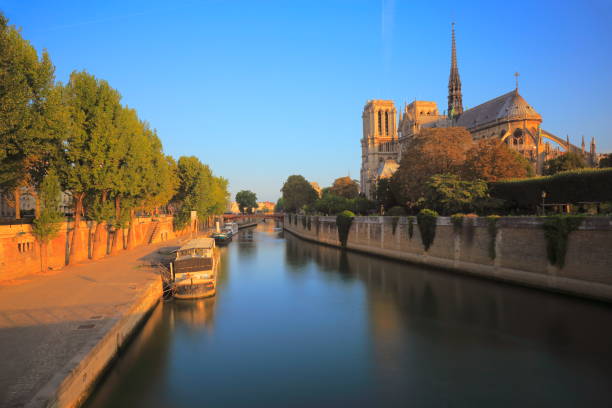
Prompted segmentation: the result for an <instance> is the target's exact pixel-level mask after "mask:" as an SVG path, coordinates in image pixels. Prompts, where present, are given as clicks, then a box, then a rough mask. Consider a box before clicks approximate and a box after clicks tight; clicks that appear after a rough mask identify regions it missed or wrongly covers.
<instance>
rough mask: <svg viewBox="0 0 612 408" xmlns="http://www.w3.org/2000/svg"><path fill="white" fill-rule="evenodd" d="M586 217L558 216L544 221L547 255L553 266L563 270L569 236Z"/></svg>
mask: <svg viewBox="0 0 612 408" xmlns="http://www.w3.org/2000/svg"><path fill="white" fill-rule="evenodd" d="M583 219H584V217H581V216H566V215H557V216H552V217H546V218H545V220H544V225H543V226H544V236H545V237H546V254H547V255H548V261H549V262H550V264H551V265H556V266H557V267H558V268H563V266H564V265H565V254H566V252H567V240H568V237H569V234H570V233H571V232H572V231H575V230H577V229H578V227H580V224H581V223H582V220H583Z"/></svg>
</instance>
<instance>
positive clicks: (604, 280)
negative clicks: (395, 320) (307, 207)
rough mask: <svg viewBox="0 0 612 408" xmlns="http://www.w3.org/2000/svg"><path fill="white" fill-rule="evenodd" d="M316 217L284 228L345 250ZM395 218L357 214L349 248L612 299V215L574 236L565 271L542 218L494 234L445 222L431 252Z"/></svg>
mask: <svg viewBox="0 0 612 408" xmlns="http://www.w3.org/2000/svg"><path fill="white" fill-rule="evenodd" d="M309 218H310V219H309ZM309 218H308V217H306V216H295V215H293V216H288V215H286V216H285V219H284V228H285V229H286V230H287V231H289V232H291V233H294V234H295V235H298V236H300V237H302V238H305V239H310V240H313V241H316V242H320V243H324V244H328V245H333V246H340V241H339V239H338V228H337V226H336V217H309ZM393 218H394V217H355V218H354V220H353V223H352V226H351V229H350V232H349V236H348V241H347V248H348V249H352V250H357V251H361V252H366V253H371V254H376V255H382V256H386V257H389V258H394V259H398V260H403V261H409V262H412V263H418V264H423V265H429V266H433V267H438V268H443V269H447V270H452V271H457V272H462V273H466V274H472V275H477V276H481V277H486V278H491V279H497V280H503V281H508V282H513V283H517V284H521V285H527V286H533V287H537V288H542V289H547V290H551V291H556V292H563V293H570V294H575V295H579V296H585V297H590V298H596V299H601V300H606V301H612V221H611V219H610V218H586V219H585V220H584V221H583V222H582V225H581V226H580V227H579V228H578V230H576V231H573V232H572V233H570V235H569V238H568V246H567V252H566V257H565V265H564V267H563V268H558V267H556V266H553V265H550V263H549V261H548V257H547V252H546V246H547V241H546V238H545V236H544V229H543V227H542V220H541V219H538V218H535V217H534V218H529V217H516V218H513V217H509V218H500V219H499V220H498V221H497V223H496V227H495V228H494V229H491V228H490V227H489V224H488V222H487V220H486V219H482V218H473V219H464V220H463V224H462V225H461V226H460V227H457V226H454V225H453V224H452V222H451V219H450V218H448V217H439V218H437V226H436V235H435V239H434V242H433V244H432V245H431V247H430V248H429V250H428V251H425V249H424V247H423V244H422V241H421V235H420V231H419V227H418V225H416V220H414V221H412V222H413V223H414V224H413V225H412V228H410V226H409V221H410V220H409V219H408V218H407V217H400V218H399V220H397V219H396V220H394V219H393ZM394 221H396V222H397V223H396V224H395V226H394ZM410 230H412V234H411V233H410Z"/></svg>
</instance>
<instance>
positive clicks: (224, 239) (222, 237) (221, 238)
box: [210, 231, 232, 245]
mask: <svg viewBox="0 0 612 408" xmlns="http://www.w3.org/2000/svg"><path fill="white" fill-rule="evenodd" d="M210 237H211V238H212V239H214V240H215V243H216V244H217V245H225V244H227V243H229V242H230V241H231V240H232V236H231V235H230V234H228V233H227V232H225V231H223V232H215V233H213V234H211V235H210Z"/></svg>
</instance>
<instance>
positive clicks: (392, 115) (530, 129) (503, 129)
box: [361, 25, 600, 198]
mask: <svg viewBox="0 0 612 408" xmlns="http://www.w3.org/2000/svg"><path fill="white" fill-rule="evenodd" d="M516 75H517V86H516V88H515V89H514V90H512V91H510V92H508V93H505V94H503V95H501V96H498V97H496V98H493V99H491V100H489V101H486V102H484V103H482V104H480V105H478V106H476V107H474V108H471V109H467V110H465V111H464V110H463V101H462V98H463V96H462V92H461V79H460V77H459V68H458V66H457V53H456V45H455V28H454V25H453V29H452V46H451V69H450V75H449V81H448V111H447V112H448V114H446V112H445V114H442V115H441V114H440V112H439V111H438V106H437V104H436V102H431V101H414V102H412V103H410V104H408V105H405V106H404V108H403V109H402V111H401V112H400V114H399V120H398V122H397V123H398V125H396V117H397V116H396V110H395V106H394V104H393V101H389V100H370V101H368V102H367V103H366V105H365V107H364V108H363V113H362V116H361V117H362V122H363V137H362V139H361V192H362V193H364V194H365V195H366V196H367V197H368V198H373V196H374V191H375V188H376V183H377V181H378V180H379V179H381V178H388V177H391V176H392V175H393V173H394V172H395V170H397V168H398V167H399V162H400V159H401V155H402V151H403V150H405V149H406V148H407V146H408V145H409V142H410V140H411V139H412V138H413V137H414V136H416V135H418V134H419V133H420V131H421V129H422V128H432V127H454V126H458V127H465V128H466V129H467V130H468V131H469V132H470V133H471V134H472V138H473V139H474V140H480V139H488V138H498V139H500V140H501V141H503V142H505V143H506V144H507V145H508V146H509V147H510V148H512V149H514V150H516V151H517V152H519V153H520V154H521V155H523V156H524V157H525V158H527V160H529V162H530V163H532V165H533V167H534V170H535V172H536V173H537V174H541V172H542V169H543V167H544V162H545V161H546V160H549V159H552V158H555V157H557V156H559V155H561V154H563V153H565V152H568V151H571V152H575V153H579V154H581V155H582V156H583V157H584V158H585V160H586V162H587V164H588V165H589V166H592V167H594V166H597V164H598V162H599V158H600V156H599V155H598V154H597V151H596V146H595V139H594V138H592V139H591V143H590V146H589V148H588V150H587V148H586V146H585V141H584V137H583V138H582V145H581V146H580V147H578V146H575V145H573V144H571V143H570V141H569V137H567V138H566V139H562V138H560V137H558V136H555V135H554V134H552V133H550V132H547V131H546V130H544V129H542V128H541V124H542V116H540V114H539V113H538V112H536V110H535V109H534V108H533V107H532V106H531V105H530V104H529V103H528V102H527V101H526V100H525V99H524V98H523V97H522V96H521V95H520V94H519V91H518V74H516Z"/></svg>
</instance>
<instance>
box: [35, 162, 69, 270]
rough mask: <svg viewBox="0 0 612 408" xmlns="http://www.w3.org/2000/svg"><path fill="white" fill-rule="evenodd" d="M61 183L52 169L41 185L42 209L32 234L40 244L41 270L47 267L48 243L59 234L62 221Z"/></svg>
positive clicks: (40, 198)
mask: <svg viewBox="0 0 612 408" xmlns="http://www.w3.org/2000/svg"><path fill="white" fill-rule="evenodd" d="M60 195H61V190H60V184H59V180H58V178H57V175H56V174H55V173H54V172H53V171H51V172H49V173H48V174H47V175H45V176H44V178H43V180H42V182H41V184H40V187H39V200H40V211H39V213H38V216H37V217H36V218H35V219H34V222H33V224H32V234H33V235H34V236H35V237H36V240H37V241H38V243H39V245H40V270H41V272H43V271H45V270H46V269H47V244H48V243H49V241H51V240H52V239H53V238H54V237H56V236H57V234H58V232H59V230H60V227H61V221H62V214H61V213H60V212H59V205H60Z"/></svg>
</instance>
